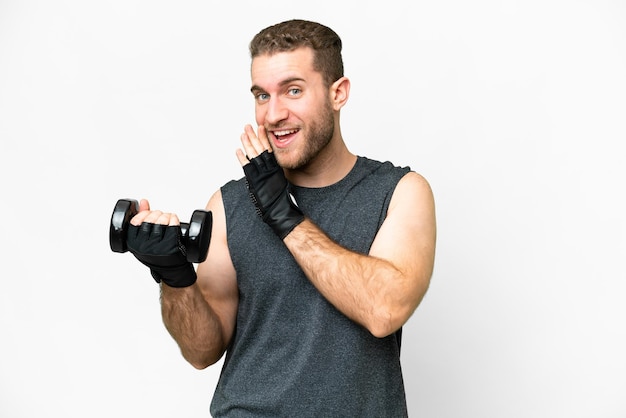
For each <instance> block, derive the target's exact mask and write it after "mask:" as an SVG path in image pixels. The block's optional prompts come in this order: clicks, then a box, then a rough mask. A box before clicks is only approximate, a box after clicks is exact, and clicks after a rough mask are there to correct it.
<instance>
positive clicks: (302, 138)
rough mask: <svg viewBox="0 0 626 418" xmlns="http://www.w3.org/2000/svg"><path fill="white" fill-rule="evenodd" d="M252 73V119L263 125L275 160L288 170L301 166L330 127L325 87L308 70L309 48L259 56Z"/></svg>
mask: <svg viewBox="0 0 626 418" xmlns="http://www.w3.org/2000/svg"><path fill="white" fill-rule="evenodd" d="M251 75H252V88H251V91H252V94H253V95H254V98H255V103H256V104H255V113H256V122H257V124H258V125H263V126H265V128H266V131H267V132H268V136H269V140H270V143H271V144H272V149H273V151H274V152H275V155H276V159H277V160H278V162H279V164H280V165H281V166H282V167H284V168H287V169H291V170H295V169H300V168H304V167H306V166H307V165H308V164H310V163H311V162H312V161H313V160H314V159H315V158H316V157H317V156H318V155H319V154H320V152H321V151H322V150H324V148H325V147H326V146H327V145H328V144H329V143H330V141H331V140H332V138H333V134H334V131H335V123H334V113H333V108H332V105H331V102H330V98H329V89H328V88H327V87H326V86H325V85H324V81H323V78H322V75H321V74H320V73H319V72H317V71H315V70H313V51H312V50H311V49H310V48H299V49H297V50H295V51H292V52H281V53H277V54H274V55H271V56H270V55H261V56H258V57H256V58H254V59H253V61H252V70H251Z"/></svg>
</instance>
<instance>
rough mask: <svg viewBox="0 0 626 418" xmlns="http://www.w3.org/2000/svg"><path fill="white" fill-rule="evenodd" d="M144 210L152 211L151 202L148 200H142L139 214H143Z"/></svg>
mask: <svg viewBox="0 0 626 418" xmlns="http://www.w3.org/2000/svg"><path fill="white" fill-rule="evenodd" d="M144 210H150V202H148V200H147V199H141V200H140V201H139V212H143V211H144Z"/></svg>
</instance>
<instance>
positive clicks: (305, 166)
mask: <svg viewBox="0 0 626 418" xmlns="http://www.w3.org/2000/svg"><path fill="white" fill-rule="evenodd" d="M341 48H342V44H341V40H340V38H339V37H338V36H337V34H336V33H335V32H334V31H332V30H331V29H330V28H328V27H325V26H323V25H320V24H318V23H315V22H308V21H302V20H291V21H286V22H282V23H279V24H277V25H274V26H270V27H268V28H266V29H264V30H263V31H261V32H260V33H259V34H257V35H256V36H255V37H254V39H253V40H252V42H251V44H250V52H251V58H252V65H251V78H252V88H251V91H252V94H253V96H254V99H255V112H256V124H257V126H258V128H257V130H256V131H255V129H253V127H252V126H250V125H248V126H246V127H245V128H244V132H243V134H242V135H241V143H242V149H239V150H237V158H238V160H239V162H240V164H241V165H242V167H243V169H244V173H245V176H244V177H242V178H241V179H240V180H238V181H230V182H228V183H227V184H225V185H224V186H223V187H221V188H220V190H218V191H217V192H216V193H215V194H214V195H213V196H212V197H211V199H210V200H209V202H208V204H207V210H210V211H211V212H212V216H213V227H212V237H211V243H210V247H209V251H208V255H207V259H206V261H204V262H202V263H201V264H199V265H198V268H197V275H196V271H195V270H194V268H193V266H192V265H191V264H190V263H188V262H186V260H185V259H184V256H182V255H181V254H180V251H179V250H178V244H177V240H176V234H177V232H176V231H178V229H177V228H178V227H177V225H178V224H179V220H178V218H177V216H176V215H174V214H169V213H163V212H161V211H154V210H150V206H149V203H148V202H147V201H146V200H142V201H141V202H140V211H139V213H138V214H137V215H136V216H135V217H134V218H133V220H132V221H131V224H132V225H133V226H131V228H133V229H132V231H129V239H128V241H129V242H128V246H129V248H130V250H131V251H132V252H133V253H134V254H135V256H136V257H137V258H138V259H139V260H140V261H142V262H143V263H144V264H146V265H148V266H149V267H150V269H151V271H152V275H153V276H154V277H155V279H157V281H159V282H161V303H162V314H163V320H164V323H165V325H166V328H167V329H168V331H169V332H170V334H171V335H172V337H173V338H174V339H175V340H176V341H177V343H178V345H179V346H180V349H181V352H182V355H183V356H184V358H185V359H186V360H187V361H189V363H191V364H192V365H193V366H194V367H196V368H198V369H203V368H205V367H208V366H209V365H212V364H214V363H216V362H217V361H218V360H220V359H221V358H222V356H223V355H224V354H226V357H225V360H224V365H223V369H222V372H221V376H220V380H219V383H218V385H217V388H216V391H215V394H214V396H213V400H212V402H211V413H212V415H213V416H214V417H222V416H228V417H244V416H245V417H248V416H250V417H252V416H273V417H274V416H276V417H277V416H284V417H309V416H310V417H342V416H345V417H401V416H406V415H407V410H406V400H405V391H404V384H403V378H402V371H401V366H400V337H401V330H402V326H403V325H404V324H405V323H406V321H407V320H408V319H409V317H410V316H411V315H412V314H413V312H414V311H415V309H416V308H417V306H418V305H419V303H420V301H421V300H422V298H423V297H424V294H425V293H426V290H427V288H428V285H429V281H430V277H431V274H432V270H433V263H434V253H435V237H436V227H435V210H434V202H433V195H432V192H431V189H430V187H429V185H428V183H427V181H426V180H425V179H424V178H423V177H422V176H420V175H419V174H417V173H416V172H414V171H412V170H410V169H409V168H408V167H404V168H402V167H396V166H393V165H392V164H391V163H381V162H378V161H375V160H371V159H368V158H365V157H359V156H356V155H355V154H352V153H351V152H350V151H349V150H348V148H347V146H346V144H345V143H344V140H343V138H342V134H341V129H340V123H339V119H340V118H339V114H340V110H341V108H342V107H343V106H344V105H345V104H346V102H347V100H348V97H349V93H350V81H349V79H348V78H346V77H345V76H344V74H343V63H342V58H341ZM163 231H175V233H174V234H173V235H171V236H172V237H174V238H173V239H169V238H168V235H167V234H166V235H162V234H163ZM155 235H156V236H157V237H158V239H159V240H161V239H163V241H159V243H158V244H155V243H154V242H153V243H152V244H150V242H151V240H154V237H155ZM164 237H165V238H167V239H165V238H164ZM164 242H168V243H169V244H167V245H169V250H164V249H163V246H164V245H166V244H163V243H164ZM161 253H163V254H169V255H168V256H163V257H161V258H159V254H161ZM155 255H157V256H156V257H155ZM163 260H164V261H163Z"/></svg>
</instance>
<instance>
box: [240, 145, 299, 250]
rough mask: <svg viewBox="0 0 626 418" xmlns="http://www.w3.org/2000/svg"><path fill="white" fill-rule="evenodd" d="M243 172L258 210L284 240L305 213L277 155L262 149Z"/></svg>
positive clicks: (244, 167) (245, 166) (262, 217)
mask: <svg viewBox="0 0 626 418" xmlns="http://www.w3.org/2000/svg"><path fill="white" fill-rule="evenodd" d="M243 171H244V173H245V175H246V184H247V186H248V192H249V193H250V198H251V199H252V202H253V203H254V205H255V206H256V209H257V213H258V214H259V216H260V217H261V219H263V222H265V223H266V224H268V225H269V226H270V227H271V228H272V230H273V231H274V232H275V233H276V235H278V236H279V237H280V239H284V238H285V237H286V236H287V235H288V234H289V233H290V232H291V231H292V230H293V229H294V228H295V227H296V226H297V225H298V224H299V223H300V222H302V221H303V220H304V215H303V214H302V211H301V210H300V208H299V207H298V206H297V205H296V202H295V199H294V198H293V196H292V195H291V193H290V192H289V189H290V184H289V182H288V181H287V179H286V178H285V173H284V172H283V169H282V167H280V166H279V165H278V162H277V161H276V157H275V156H274V154H273V153H271V152H268V151H263V153H261V154H260V155H258V156H257V157H254V158H252V159H251V160H250V163H248V164H246V165H244V166H243Z"/></svg>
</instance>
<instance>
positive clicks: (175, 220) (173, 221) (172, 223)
mask: <svg viewBox="0 0 626 418" xmlns="http://www.w3.org/2000/svg"><path fill="white" fill-rule="evenodd" d="M168 225H169V226H177V225H180V220H179V219H178V216H176V214H175V213H172V215H171V216H170V219H169V223H168Z"/></svg>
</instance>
